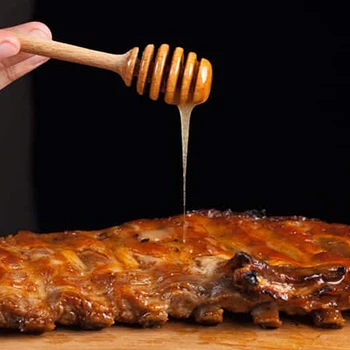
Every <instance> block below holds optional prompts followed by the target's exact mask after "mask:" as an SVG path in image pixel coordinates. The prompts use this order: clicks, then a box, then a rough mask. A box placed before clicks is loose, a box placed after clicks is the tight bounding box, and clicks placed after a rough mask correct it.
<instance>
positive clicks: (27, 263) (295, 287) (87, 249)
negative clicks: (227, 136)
mask: <svg viewBox="0 0 350 350" xmlns="http://www.w3.org/2000/svg"><path fill="white" fill-rule="evenodd" d="M185 233H186V235H185V237H186V241H185V242H184V240H183V237H184V217H183V215H178V216H173V217H169V218H162V219H142V220H135V221H132V222H128V223H125V224H122V225H120V226H115V227H110V228H108V229H105V230H97V231H69V232H61V233H48V234H36V233H32V232H27V231H21V232H18V233H17V234H15V235H9V236H7V237H4V238H1V239H0V328H7V329H18V330H20V331H22V332H44V331H49V330H53V329H54V328H55V326H56V325H66V326H77V327H80V328H83V329H100V328H104V327H108V326H111V325H113V324H115V323H119V322H122V323H129V324H139V325H142V326H144V327H148V326H160V325H162V324H164V323H165V322H167V320H168V319H169V318H178V319H193V320H194V321H196V322H198V323H202V324H218V323H220V322H222V321H223V314H224V312H232V313H249V314H250V315H251V317H252V320H253V322H254V323H256V324H258V325H261V326H263V327H279V326H281V324H282V322H281V320H280V318H279V313H280V312H284V313H286V314H289V315H311V316H312V319H313V321H314V323H315V325H316V326H320V327H341V326H342V325H343V324H344V319H343V317H342V314H341V312H342V311H343V310H348V309H350V301H349V297H350V283H349V281H350V280H349V271H348V270H349V266H350V226H347V225H342V224H329V223H325V222H322V221H319V220H315V219H306V218H304V217H266V216H261V215H256V214H254V213H250V212H248V213H241V214H239V213H233V212H231V211H222V212H220V211H217V210H202V211H193V212H189V213H187V215H186V220H185Z"/></svg>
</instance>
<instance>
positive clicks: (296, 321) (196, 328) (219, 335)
mask: <svg viewBox="0 0 350 350" xmlns="http://www.w3.org/2000/svg"><path fill="white" fill-rule="evenodd" d="M345 318H346V319H347V324H346V326H345V327H344V328H342V329H320V328H315V327H314V326H312V324H311V323H309V322H308V319H306V318H283V317H282V320H283V322H284V324H283V326H282V327H281V328H279V329H269V330H266V329H261V328H260V327H258V326H254V325H253V324H251V322H250V319H249V318H247V317H236V316H235V317H232V318H231V317H227V318H226V319H225V322H224V323H222V324H220V325H218V326H210V327H209V326H201V325H196V324H192V323H189V322H180V321H169V322H168V323H167V324H166V325H164V326H163V327H162V328H157V329H140V328H135V327H129V326H124V325H115V326H113V327H111V328H107V329H104V330H101V331H82V330H72V329H64V328H60V327H58V328H57V329H56V330H55V331H52V332H47V333H44V334H40V335H25V334H20V333H17V332H5V331H3V332H1V333H0V348H1V349H4V350H19V349H26V350H32V349H33V350H34V349H35V350H44V349H45V350H51V349H52V350H55V349H74V350H80V349H87V350H90V349H97V350H104V349H108V350H112V349H120V350H124V349H125V350H126V349H128V350H132V349H138V350H146V349H147V350H148V349H150V350H160V349H162V350H163V349H167V350H169V349H188V350H197V349H201V350H206V349H208V350H209V349H211V350H221V349H226V350H227V349H238V350H239V349H279V350H283V349H288V350H294V349H308V350H314V349H318V350H321V349H326V350H333V349H342V350H344V349H350V334H349V331H350V315H345Z"/></svg>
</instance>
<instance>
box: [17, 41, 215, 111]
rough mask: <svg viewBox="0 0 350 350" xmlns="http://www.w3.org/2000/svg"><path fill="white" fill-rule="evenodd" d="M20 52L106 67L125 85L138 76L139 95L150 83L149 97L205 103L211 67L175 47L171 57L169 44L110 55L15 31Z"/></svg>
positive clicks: (208, 63) (195, 56)
mask: <svg viewBox="0 0 350 350" xmlns="http://www.w3.org/2000/svg"><path fill="white" fill-rule="evenodd" d="M17 36H18V39H19V41H20V43H21V51H23V52H27V53H31V54H36V55H41V56H45V57H49V58H54V59H58V60H62V61H68V62H73V63H79V64H83V65H87V66H93V67H97V68H102V69H107V70H110V71H113V72H115V73H118V74H119V75H120V76H121V78H122V79H123V81H124V83H125V84H126V85H127V86H131V85H132V82H133V78H134V77H137V81H136V90H137V92H138V93H139V94H140V95H143V94H144V93H145V92H146V90H147V89H146V86H148V84H149V97H150V98H151V99H152V100H158V98H159V96H160V93H164V101H165V102H166V103H168V104H172V105H184V104H191V105H198V104H201V103H203V102H205V101H206V100H207V99H208V97H209V95H210V90H211V83H212V66H211V64H210V62H209V61H208V60H206V59H201V60H200V61H199V62H198V61H197V55H196V54H195V53H194V52H190V53H189V54H188V55H187V59H186V62H185V55H184V50H183V48H181V47H176V48H175V50H174V52H173V55H172V57H171V59H170V57H169V53H170V48H169V45H168V44H162V45H161V46H160V47H159V49H158V50H157V52H156V55H155V58H154V60H153V57H154V53H155V52H154V51H155V47H154V45H153V44H150V45H147V46H146V47H145V49H144V51H143V52H142V57H141V58H140V59H139V58H138V54H139V48H138V47H135V48H133V49H131V50H129V51H128V52H126V53H124V54H111V53H107V52H101V51H96V50H91V49H87V48H84V47H80V46H75V45H71V44H66V43H62V42H58V41H54V40H46V39H41V38H37V37H33V36H24V35H21V34H17Z"/></svg>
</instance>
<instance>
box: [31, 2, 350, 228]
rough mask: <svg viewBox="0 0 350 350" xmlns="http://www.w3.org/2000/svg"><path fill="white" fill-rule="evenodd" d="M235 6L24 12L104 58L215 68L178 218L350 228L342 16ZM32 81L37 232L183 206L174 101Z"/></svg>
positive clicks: (94, 85)
mask: <svg viewBox="0 0 350 350" xmlns="http://www.w3.org/2000/svg"><path fill="white" fill-rule="evenodd" d="M237 3H238V4H237ZM237 3H236V2H227V5H223V4H219V3H218V2H217V3H214V2H209V3H207V4H205V3H203V2H198V3H196V2H194V3H190V2H187V3H184V4H182V3H180V2H163V3H162V5H159V4H151V3H149V2H142V3H141V4H138V3H135V2H128V3H126V2H115V1H110V2H107V1H105V2H104V1H98V2H95V1H92V2H87V1H84V2H83V1H70V2H68V1H47V0H42V1H40V0H39V1H37V5H36V11H35V16H34V18H35V19H36V20H40V21H43V22H45V23H46V24H47V25H48V26H49V27H50V28H51V30H52V32H53V36H54V39H56V40H58V41H64V42H68V43H72V44H77V45H81V46H85V47H89V48H93V49H97V50H102V51H107V52H111V53H124V52H126V51H128V50H129V49H131V48H132V47H135V46H139V47H140V49H141V50H142V49H143V48H144V47H145V46H146V45H147V44H149V43H153V44H155V45H156V46H157V45H160V44H162V43H168V44H169V45H170V46H171V47H173V48H175V47H176V46H181V47H183V48H184V49H185V51H187V52H188V51H194V52H196V53H197V55H198V57H199V58H200V57H205V58H207V59H209V60H210V61H211V63H212V65H213V73H214V76H213V85H212V92H211V95H210V98H209V100H208V101H207V102H206V103H205V104H203V105H200V106H197V107H196V108H195V109H194V111H193V114H192V119H191V131H190V143H189V159H188V177H187V181H188V195H187V201H188V207H187V209H188V210H194V209H205V208H206V209H209V208H217V209H228V208H230V209H231V210H233V211H244V210H250V209H257V210H266V213H267V214H268V215H294V214H296V215H304V216H309V217H317V218H320V219H323V220H327V221H338V222H344V223H350V215H349V214H348V198H349V191H350V184H349V178H350V177H349V176H350V173H349V150H350V149H349V145H350V144H349V143H350V141H349V127H348V122H347V121H348V118H349V102H348V101H349V96H350V94H349V93H350V91H349V76H350V71H349V66H350V65H349V62H350V54H349V53H350V28H349V21H348V16H347V12H346V11H345V8H342V7H340V6H338V7H337V5H334V4H333V5H332V7H330V5H329V4H330V2H325V3H323V2H319V1H317V2H316V1H315V2H302V1H293V2H282V1H281V2H261V1H249V2H237ZM33 74H34V86H35V96H34V98H35V120H36V125H35V128H36V130H35V132H36V134H35V174H34V175H35V188H36V194H37V205H38V213H39V224H40V230H41V231H52V230H63V229H74V228H80V229H93V228H101V227H107V226H110V225H114V224H120V223H122V222H124V221H127V220H132V219H136V218H142V217H151V218H153V217H162V216H168V215H173V214H178V213H181V212H182V164H181V138H180V118H179V113H178V111H177V108H176V107H174V106H170V105H167V104H166V103H164V102H163V101H162V100H159V101H151V100H150V99H149V98H148V97H147V96H140V95H138V94H137V92H136V89H135V88H133V87H130V88H128V87H126V86H125V85H124V83H123V82H122V80H121V78H120V77H119V76H118V75H117V74H115V73H112V72H109V71H103V70H101V69H97V68H91V67H86V66H81V65H76V64H72V63H67V62H61V61H54V60H51V61H50V62H48V63H47V64H46V65H44V66H43V67H41V68H40V69H38V70H37V71H36V72H35V73H33Z"/></svg>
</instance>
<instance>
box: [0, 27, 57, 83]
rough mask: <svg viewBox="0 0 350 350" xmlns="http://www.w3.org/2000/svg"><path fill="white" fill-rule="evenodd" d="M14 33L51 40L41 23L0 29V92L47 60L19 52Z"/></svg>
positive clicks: (49, 34)
mask: <svg viewBox="0 0 350 350" xmlns="http://www.w3.org/2000/svg"><path fill="white" fill-rule="evenodd" d="M15 33H20V34H26V35H33V36H37V37H41V38H44V39H51V38H52V35H51V31H50V29H49V28H48V27H47V26H46V25H45V24H43V23H41V22H27V23H23V24H20V25H16V26H13V27H9V28H2V29H0V90H1V89H3V88H4V87H5V86H7V85H9V84H10V83H12V82H13V81H15V80H17V79H19V78H20V77H22V76H24V75H25V74H27V73H29V72H31V71H32V70H33V69H35V68H37V67H38V66H40V65H42V64H43V63H44V62H46V61H47V60H48V58H47V57H42V56H38V55H32V54H28V53H24V52H20V50H21V44H20V42H19V40H18V38H17V37H16V35H15Z"/></svg>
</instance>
